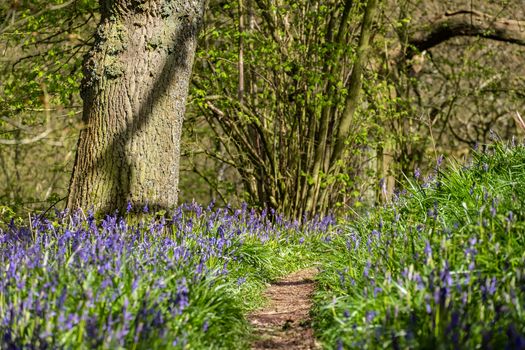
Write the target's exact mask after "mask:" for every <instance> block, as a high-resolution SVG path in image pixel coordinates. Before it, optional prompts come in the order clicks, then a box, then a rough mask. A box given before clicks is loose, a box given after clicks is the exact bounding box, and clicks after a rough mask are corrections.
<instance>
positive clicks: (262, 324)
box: [248, 268, 320, 350]
mask: <svg viewBox="0 0 525 350" xmlns="http://www.w3.org/2000/svg"><path fill="white" fill-rule="evenodd" d="M316 273H317V269H315V268H310V269H305V270H301V271H297V272H295V273H293V274H290V275H288V276H286V277H285V278H283V279H281V280H279V281H278V282H275V283H273V284H272V285H271V286H270V287H269V288H268V290H267V291H266V292H265V295H266V297H267V298H268V300H269V303H268V305H267V306H266V307H265V308H264V309H261V310H257V311H255V312H253V313H252V314H251V315H249V316H248V319H249V320H250V323H251V324H252V325H253V326H254V328H255V336H256V339H255V341H254V342H253V344H252V349H253V350H259V349H293V350H311V349H320V346H319V345H318V344H317V343H316V342H315V339H314V336H313V330H312V328H311V320H310V316H309V311H310V308H311V307H312V294H313V292H314V281H313V277H314V276H315V274H316Z"/></svg>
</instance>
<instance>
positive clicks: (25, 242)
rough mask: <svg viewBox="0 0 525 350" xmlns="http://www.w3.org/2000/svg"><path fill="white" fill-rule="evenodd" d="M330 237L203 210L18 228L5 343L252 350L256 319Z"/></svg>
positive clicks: (4, 242) (38, 222)
mask: <svg viewBox="0 0 525 350" xmlns="http://www.w3.org/2000/svg"><path fill="white" fill-rule="evenodd" d="M308 224H315V223H308ZM325 232H326V227H325V226H323V227H320V226H319V227H317V228H313V229H308V228H307V226H302V227H300V226H298V225H294V224H293V223H290V222H285V221H282V220H278V219H275V221H274V222H272V221H271V220H269V218H268V217H266V216H265V215H264V214H263V215H260V214H256V213H255V212H253V211H252V212H250V211H247V210H246V208H243V209H242V210H237V211H231V210H228V209H217V210H211V209H209V210H204V209H203V208H200V207H199V206H196V205H191V206H184V207H182V208H178V209H177V210H176V211H175V213H174V215H173V217H172V219H171V220H170V221H166V220H164V219H162V218H160V219H159V218H155V217H154V216H153V217H151V218H148V217H147V216H144V217H142V218H141V219H139V220H136V219H133V218H131V217H130V218H119V217H106V218H105V219H103V220H96V219H95V218H94V217H93V216H92V215H90V214H87V215H84V214H83V213H81V212H77V213H74V214H72V215H70V214H67V213H58V216H57V217H56V218H54V219H53V220H46V219H37V218H33V219H32V220H31V222H30V223H24V222H23V221H19V224H15V223H7V224H5V225H3V227H1V228H0V348H2V349H4V348H5V349H11V348H13V349H20V348H53V349H62V348H64V349H123V348H125V349H245V348H247V347H248V342H249V340H250V332H251V329H250V326H249V324H248V322H247V320H246V318H245V315H246V314H247V313H248V312H249V311H250V310H253V309H254V308H256V307H258V306H261V305H262V304H263V303H264V299H263V297H262V291H263V290H264V288H265V287H266V284H267V283H268V282H270V281H272V280H274V279H276V278H278V277H280V276H281V275H283V274H286V273H289V272H291V271H294V270H297V269H300V268H302V267H305V266H308V265H310V264H311V263H312V261H313V260H314V258H315V255H314V254H313V253H312V251H313V249H312V245H314V244H315V242H317V241H319V239H320V237H322V236H324V235H325V234H326V233H325Z"/></svg>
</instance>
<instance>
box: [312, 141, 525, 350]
mask: <svg viewBox="0 0 525 350" xmlns="http://www.w3.org/2000/svg"><path fill="white" fill-rule="evenodd" d="M523 164H525V147H524V146H517V147H515V148H513V147H507V146H504V145H502V144H496V145H494V146H490V147H489V148H488V150H487V152H477V153H476V154H475V156H474V161H473V163H472V164H470V165H468V166H460V165H457V164H454V165H452V166H451V167H450V168H449V169H447V170H442V169H441V168H440V167H439V164H438V166H437V167H436V168H435V172H434V174H433V176H432V177H431V178H430V179H427V180H426V181H424V182H423V181H422V180H421V178H420V174H419V171H417V172H416V176H415V179H413V180H411V181H410V189H409V190H408V193H407V194H406V195H403V196H400V197H399V198H398V199H397V200H396V201H395V202H394V203H393V204H392V205H389V206H386V207H384V208H379V209H378V210H375V211H372V212H370V213H369V215H367V216H364V217H362V218H361V219H360V220H358V221H356V222H353V223H348V224H345V225H342V226H341V231H342V232H341V234H340V235H339V236H338V237H337V238H334V239H333V240H332V242H331V243H330V244H329V245H326V247H325V249H326V250H327V251H329V253H328V254H326V255H325V256H323V261H324V263H323V265H324V267H323V271H322V273H321V274H320V276H319V286H320V291H319V292H318V294H317V296H316V317H317V328H318V330H319V335H320V336H321V338H322V340H323V341H324V343H325V345H326V346H327V347H329V348H334V347H336V346H337V347H339V348H361V349H365V348H369V349H370V348H373V349H375V348H394V349H399V348H426V349H428V348H435V349H449V348H450V349H452V348H468V349H474V348H479V347H481V348H492V349H500V348H514V349H522V348H523V347H524V346H525V328H524V325H525V322H524V321H525V319H524V318H525V314H524V312H523V305H524V303H525V288H524V286H525V255H524V254H523V245H524V244H525V235H524V232H525V217H524V216H523V213H524V212H525V208H524V205H525V202H524V200H523V198H525V197H524V196H525V186H524V183H525V182H524V180H525V179H524V172H523Z"/></svg>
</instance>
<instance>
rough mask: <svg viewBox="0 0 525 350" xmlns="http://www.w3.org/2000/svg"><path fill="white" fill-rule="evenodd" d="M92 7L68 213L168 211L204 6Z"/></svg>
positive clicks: (164, 0) (122, 3)
mask: <svg viewBox="0 0 525 350" xmlns="http://www.w3.org/2000/svg"><path fill="white" fill-rule="evenodd" d="M100 8H101V22H100V24H99V26H98V30H97V34H96V38H95V43H94V46H93V48H92V49H91V50H90V52H89V53H88V54H87V56H86V58H85V61H84V80H83V82H82V88H81V95H82V99H83V101H84V110H83V121H84V124H85V125H84V129H83V130H82V131H81V133H80V138H79V142H78V150H77V156H76V160H75V166H74V169H73V175H72V178H71V183H70V188H69V197H68V208H70V209H75V208H79V207H82V208H86V207H88V206H91V205H93V206H94V208H95V210H96V211H97V212H111V211H113V210H115V209H119V210H123V209H124V208H125V207H126V205H127V203H128V202H131V203H133V204H134V206H135V208H140V207H142V206H143V205H145V204H146V203H147V204H148V205H149V207H150V208H155V209H161V208H169V207H172V206H174V205H175V204H176V202H177V197H178V182H179V175H178V174H179V155H180V145H179V143H180V142H179V141H180V134H181V126H182V122H183V118H184V112H185V105H186V97H187V93H188V85H189V81H190V75H191V70H192V65H193V58H194V53H195V48H196V41H197V40H196V39H197V32H198V28H199V26H200V24H201V21H202V18H203V11H204V0H187V1H182V0H150V1H144V0H143V1H132V0H127V1H126V0H115V1H108V0H106V1H104V0H100Z"/></svg>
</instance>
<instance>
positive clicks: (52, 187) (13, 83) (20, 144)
mask: <svg viewBox="0 0 525 350" xmlns="http://www.w3.org/2000/svg"><path fill="white" fill-rule="evenodd" d="M0 18H2V19H5V20H3V21H2V23H0V41H1V42H2V50H1V52H0V56H1V58H0V81H1V83H0V167H1V168H2V172H1V173H0V179H1V180H0V183H1V185H0V201H1V202H2V203H4V204H8V205H10V206H12V207H13V208H14V209H15V210H16V211H17V212H22V211H23V210H30V209H31V208H34V207H39V208H41V207H44V206H49V204H51V203H54V202H56V200H57V199H58V198H61V197H63V196H64V194H65V193H66V191H67V181H68V180H69V174H68V173H69V167H70V166H71V165H70V162H72V159H73V158H74V157H73V156H74V143H75V140H76V135H77V129H78V127H79V125H77V124H78V115H79V113H80V109H81V103H80V98H79V95H78V89H79V85H80V82H81V79H82V73H81V69H80V67H81V62H82V56H83V53H84V52H85V51H86V49H87V47H88V46H89V43H90V41H91V36H92V32H93V27H94V23H95V21H96V18H97V14H96V2H93V1H86V0H81V1H59V0H53V1H3V2H2V3H1V4H0ZM35 169H40V171H37V172H36V171H35Z"/></svg>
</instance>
